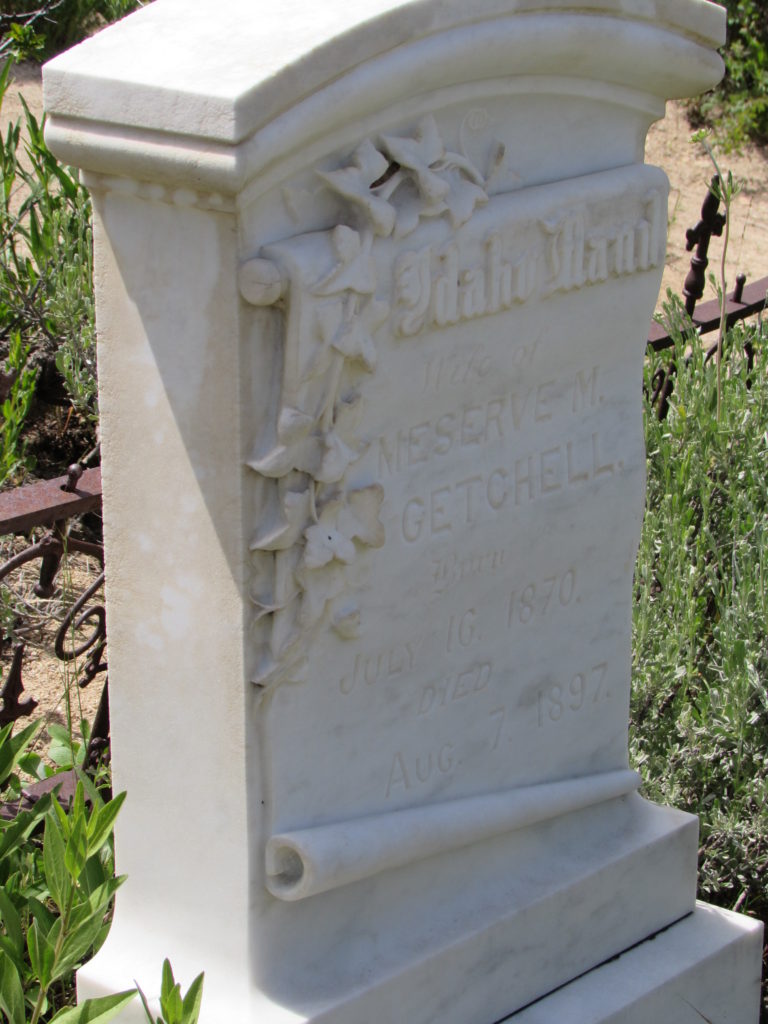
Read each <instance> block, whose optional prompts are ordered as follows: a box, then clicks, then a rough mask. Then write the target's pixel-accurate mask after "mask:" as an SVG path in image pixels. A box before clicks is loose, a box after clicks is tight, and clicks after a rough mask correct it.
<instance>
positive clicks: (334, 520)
mask: <svg viewBox="0 0 768 1024" xmlns="http://www.w3.org/2000/svg"><path fill="white" fill-rule="evenodd" d="M343 510H344V502H343V500H342V499H341V498H334V499H333V500H332V501H329V502H328V503H327V504H326V505H325V507H324V508H323V510H322V512H321V513H320V516H319V518H318V521H317V522H316V523H315V525H314V526H310V527H309V529H308V530H306V531H305V533H304V536H305V537H306V540H307V546H306V548H305V550H304V559H303V563H304V566H305V567H306V568H307V569H319V568H321V567H322V566H324V565H327V564H328V563H329V562H331V561H333V559H334V558H335V559H337V560H338V561H340V562H346V563H347V564H349V563H350V562H352V560H353V559H354V557H355V545H354V544H353V543H352V538H351V537H347V536H345V534H344V532H343V531H342V530H341V529H340V528H339V516H340V515H341V513H342V512H343Z"/></svg>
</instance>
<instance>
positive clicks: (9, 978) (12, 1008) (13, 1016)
mask: <svg viewBox="0 0 768 1024" xmlns="http://www.w3.org/2000/svg"><path fill="white" fill-rule="evenodd" d="M0 1009H1V1010H2V1011H3V1012H4V1013H5V1015H6V1017H7V1018H8V1021H9V1024H24V1016H25V1015H24V992H23V990H22V987H21V980H20V978H19V975H18V972H17V970H16V967H15V965H14V964H13V962H12V961H11V959H10V958H9V957H0Z"/></svg>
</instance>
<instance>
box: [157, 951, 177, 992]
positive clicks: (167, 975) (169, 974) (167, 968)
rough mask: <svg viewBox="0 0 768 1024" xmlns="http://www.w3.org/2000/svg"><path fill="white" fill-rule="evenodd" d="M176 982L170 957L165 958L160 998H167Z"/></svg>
mask: <svg viewBox="0 0 768 1024" xmlns="http://www.w3.org/2000/svg"><path fill="white" fill-rule="evenodd" d="M175 984H176V981H175V978H174V977H173V968H172V967H171V961H170V960H169V959H168V957H166V958H165V960H163V974H162V981H161V984H160V998H161V999H165V998H167V997H168V996H169V995H170V994H171V992H172V991H173V986H174V985H175Z"/></svg>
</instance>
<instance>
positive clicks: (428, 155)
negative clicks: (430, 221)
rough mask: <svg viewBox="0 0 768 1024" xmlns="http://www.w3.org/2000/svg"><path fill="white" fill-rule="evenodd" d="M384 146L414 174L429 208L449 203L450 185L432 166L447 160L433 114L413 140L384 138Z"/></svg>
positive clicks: (423, 119)
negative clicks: (442, 202)
mask: <svg viewBox="0 0 768 1024" xmlns="http://www.w3.org/2000/svg"><path fill="white" fill-rule="evenodd" d="M382 142H383V144H384V149H385V150H386V152H387V153H388V154H389V156H390V157H391V158H392V160H395V161H396V162H397V163H398V164H400V166H401V167H402V168H407V169H408V170H409V171H410V172H411V174H412V175H413V177H414V178H415V180H416V184H417V186H418V189H419V192H420V193H421V195H422V196H423V198H424V199H425V200H426V201H427V203H428V204H435V203H438V202H439V201H440V200H441V199H445V197H446V196H447V195H448V192H449V185H448V183H447V182H446V181H444V180H443V179H442V178H441V177H440V175H439V174H436V173H435V171H433V170H432V164H435V163H437V162H438V160H442V159H443V157H444V156H445V149H444V147H443V143H442V141H441V139H440V133H439V131H438V128H437V122H436V121H435V119H434V117H433V116H432V115H431V114H429V115H428V116H427V117H424V118H422V120H421V121H420V122H419V125H418V127H417V129H416V133H415V135H414V137H413V138H411V139H403V138H399V137H398V136H394V135H384V136H382Z"/></svg>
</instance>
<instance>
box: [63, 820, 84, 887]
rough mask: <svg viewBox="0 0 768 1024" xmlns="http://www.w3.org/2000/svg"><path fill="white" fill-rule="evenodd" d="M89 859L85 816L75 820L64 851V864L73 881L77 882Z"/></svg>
mask: <svg viewBox="0 0 768 1024" xmlns="http://www.w3.org/2000/svg"><path fill="white" fill-rule="evenodd" d="M87 859H88V837H87V833H86V823H85V817H84V815H81V816H80V817H78V818H75V819H74V822H73V824H72V832H71V834H70V837H69V839H68V840H67V846H66V849H65V851H64V863H65V864H66V867H67V871H68V872H69V874H70V877H71V878H72V880H73V881H75V882H76V881H77V879H78V878H79V877H80V873H81V872H82V870H83V868H84V867H85V862H86V860H87Z"/></svg>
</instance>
